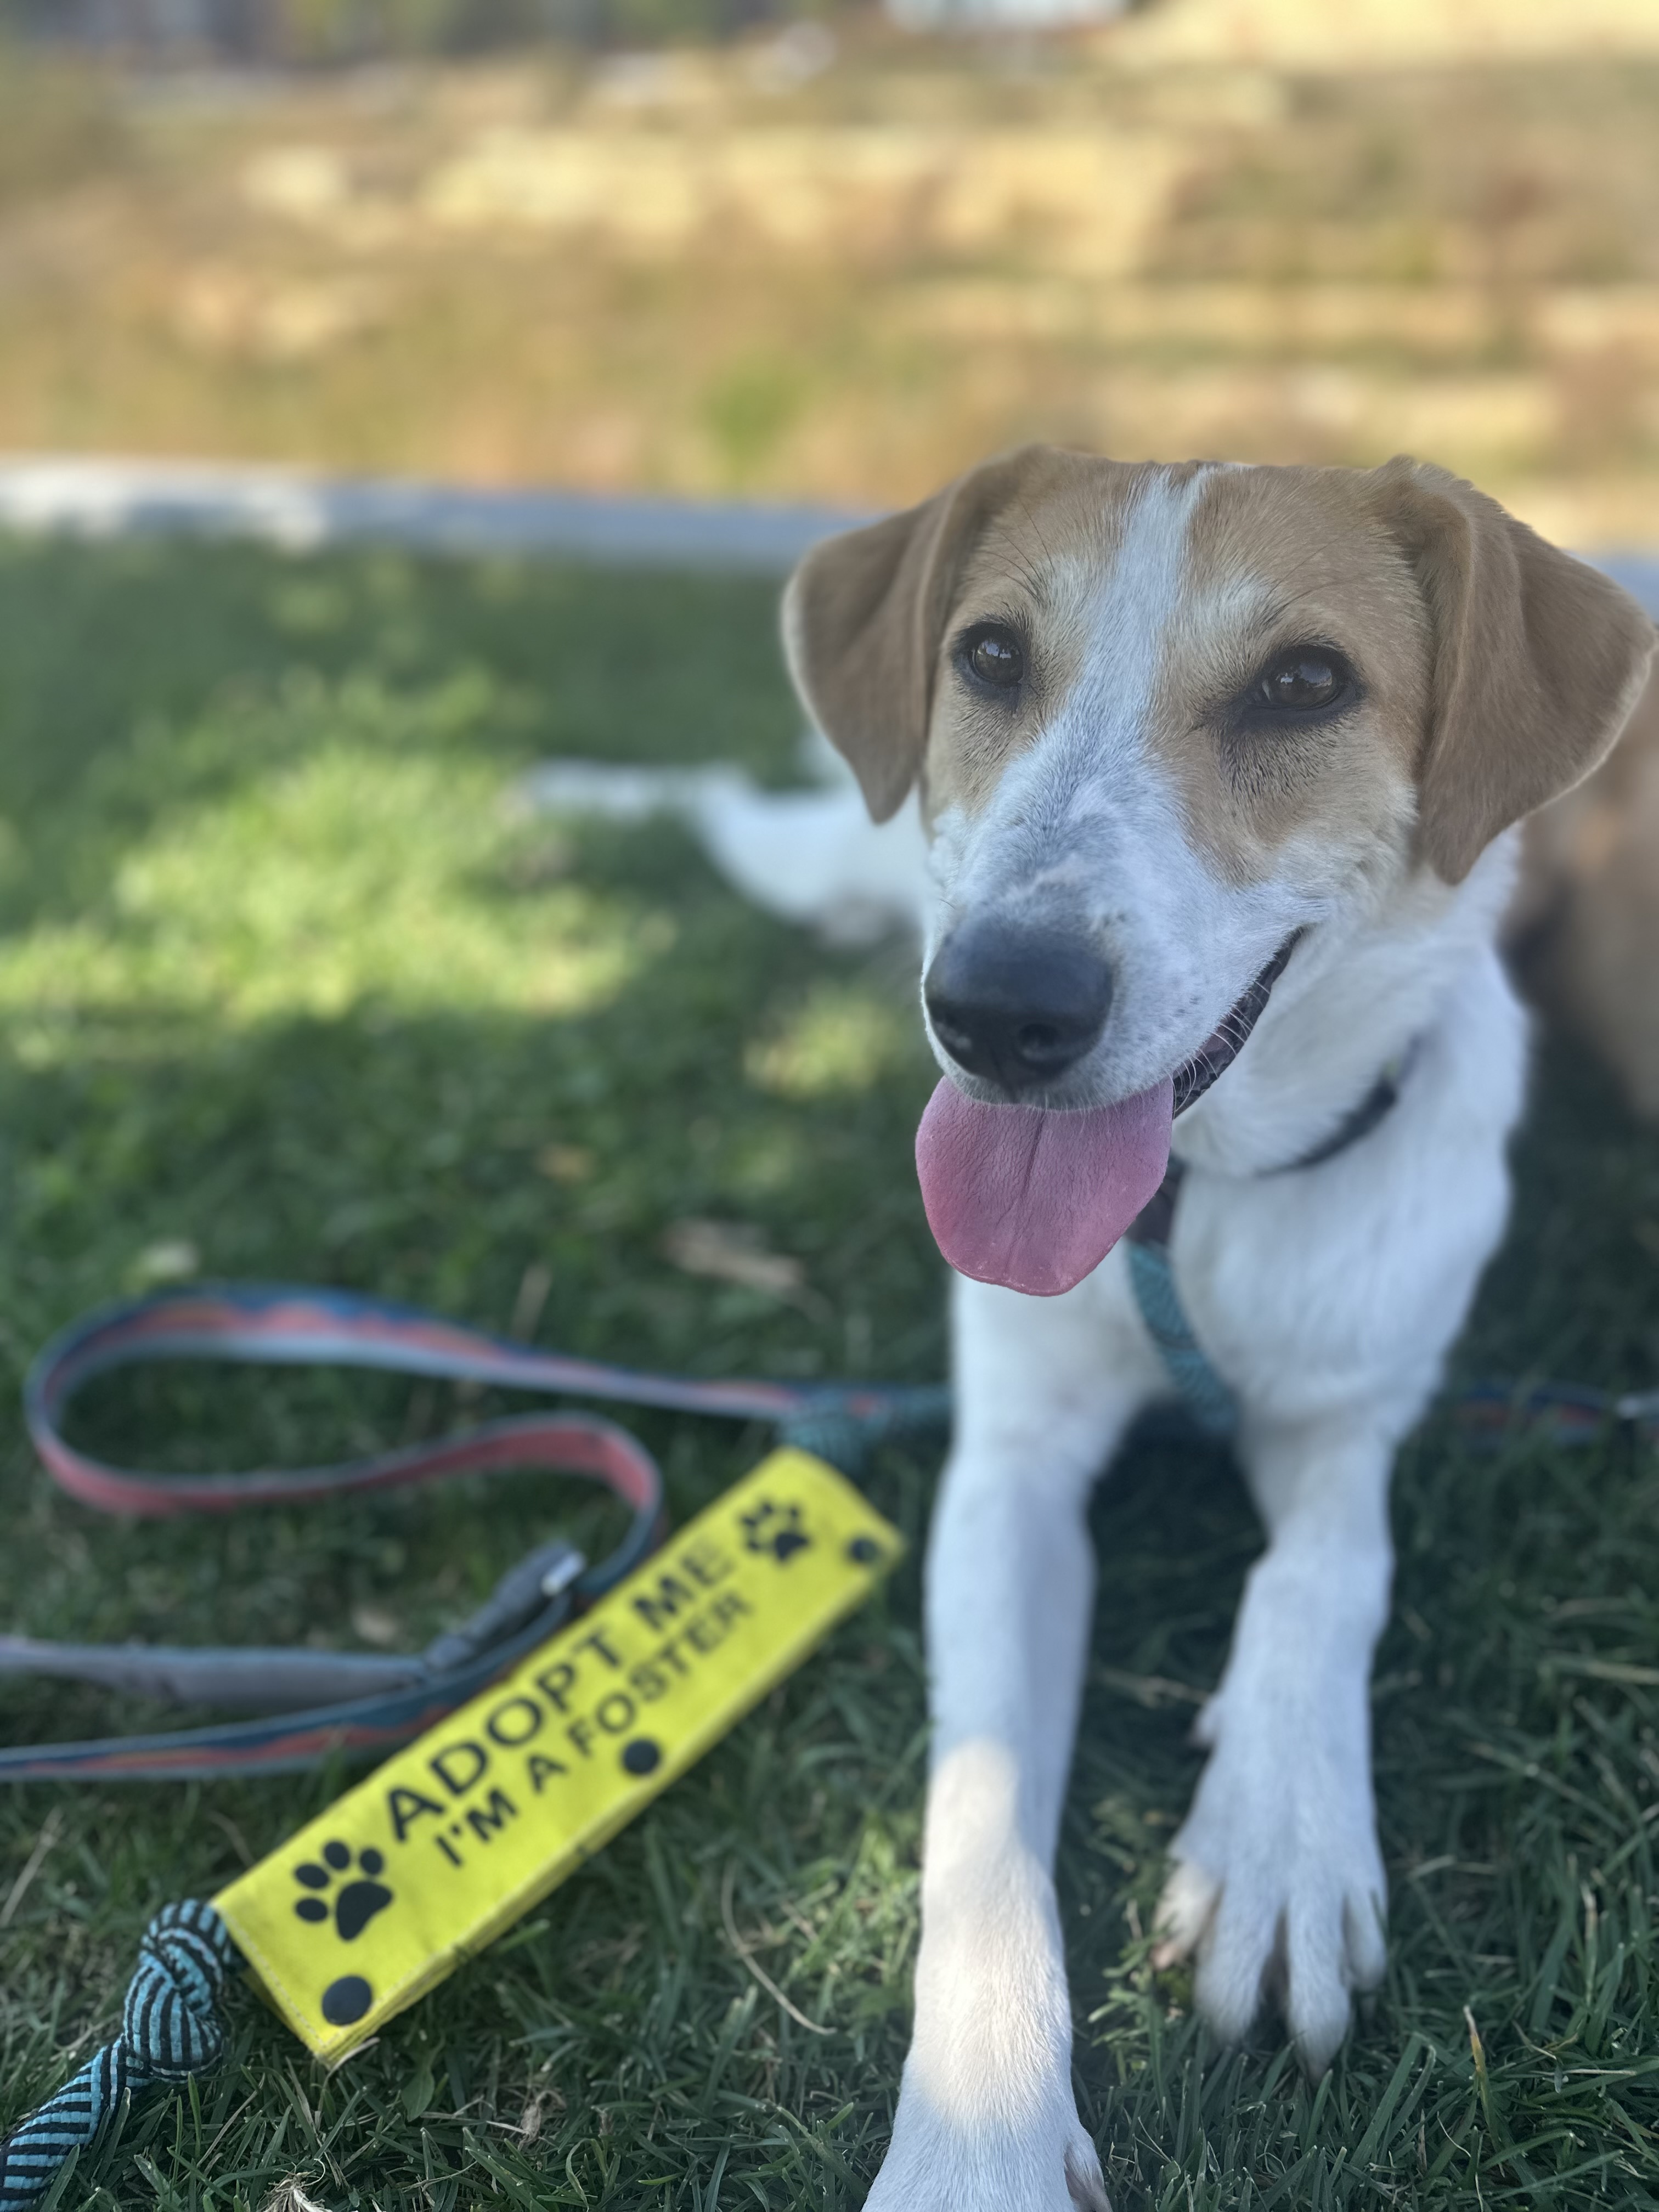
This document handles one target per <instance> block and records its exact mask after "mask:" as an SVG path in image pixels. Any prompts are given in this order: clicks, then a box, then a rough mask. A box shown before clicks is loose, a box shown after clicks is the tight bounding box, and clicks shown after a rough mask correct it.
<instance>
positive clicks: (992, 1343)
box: [869, 1284, 1136, 2212]
mask: <svg viewBox="0 0 1659 2212" xmlns="http://www.w3.org/2000/svg"><path fill="white" fill-rule="evenodd" d="M956 1340H957V1341H956V1376H957V1434H956V1444H955V1448H954V1449H953V1451H952V1454H951V1461H950V1464H949V1466H948V1467H947V1468H946V1470H945V1479H944V1485H943V1488H942V1491H941V1493H940V1496H939V1504H938V1506H937V1508H936V1510H935V1513H934V1519H933V1533H932V1535H931V1537H930V1540H929V1544H928V1555H927V1644H928V1660H929V1671H930V1677H931V1695H932V1706H933V1773H932V1780H931V1784H930V1788H929V1791H928V1798H927V1834H926V1840H925V1844H924V1850H923V1870H922V1906H921V1913H922V1924H921V1954H920V1957H919V1959H918V1960H917V1965H916V1983H915V1997H916V2014H915V2036H914V2039H913V2041H912V2043H911V2046H910V2055H909V2057H908V2060H907V2062H906V2064H905V2069H904V2079H903V2083H902V2089H901V2092H900V2096H899V2105H898V2112H897V2114H896V2118H895V2120H894V2124H893V2140H892V2144H891V2148H890V2150H889V2152H888V2154H887V2159H886V2162H885V2163H884V2166H883V2167H882V2170H881V2172H880V2175H879V2176H878V2179H877V2181H876V2184H875V2186H874V2188H873V2189H872V2191H871V2194H870V2197H869V2207H870V2212H936V2209H937V2212H1071V2208H1072V2207H1073V2205H1085V2206H1103V2205H1104V2203H1105V2202H1106V2199H1105V2193H1104V2191H1103V2187H1102V2184H1101V2177H1100V2164H1099V2160H1098V2158H1097V2154H1096V2152H1095V2148H1094V2145H1093V2143H1092V2142H1091V2140H1090V2138H1089V2136H1088V2135H1087V2133H1086V2132H1085V2130H1084V2127H1083V2125H1082V2123H1081V2122H1080V2121H1079V2118H1078V2114H1077V2106H1076V2102H1075V2100H1074V2098H1073V2092H1072V2014H1071V2003H1070V1999H1069V1996H1068V1994H1067V1991H1066V1966H1065V1959H1064V1955H1063V1953H1062V1950H1061V1945H1060V1925H1059V1921H1058V1917H1057V1916H1056V1912H1055V1908H1054V1845H1055V1840H1056V1836H1057V1833H1058V1829H1059V1825H1060V1806H1061V1802H1062V1799H1063V1796H1064V1794H1065V1788H1066V1770H1067V1768H1068V1766H1069V1765H1070V1762H1071V1753H1072V1739H1073V1731H1074V1729H1075V1726H1076V1720H1077V1707H1078V1698H1079V1688H1080V1686H1081V1680H1082V1674H1083V1667H1084V1660H1085V1651H1086V1648H1087V1640H1088V1630H1089V1614H1090V1608H1091V1601H1092V1597H1093V1591H1094V1560H1093V1556H1092V1553H1091V1547H1090V1542H1089V1534H1088V1528H1087V1525H1086V1520H1085V1512H1086V1507H1087V1502H1088V1497H1089V1492H1090V1489H1091V1485H1092V1483H1093V1480H1094V1478H1095V1476H1096V1474H1097V1473H1098V1471H1099V1469H1100V1468H1101V1467H1102V1465H1103V1462H1104V1461H1105V1459H1106V1457H1107V1455H1109V1452H1110V1450H1111V1448H1112V1446H1113V1444H1114V1443H1115V1442H1116V1439H1117V1437H1118V1435H1119V1434H1120V1432H1121V1429H1122V1427H1123V1425H1124V1423H1125V1421H1126V1420H1127V1417H1128V1415H1129V1413H1130V1412H1132V1410H1133V1404H1134V1400H1135V1395H1136V1394H1134V1393H1133V1392H1131V1391H1130V1390H1128V1389H1126V1387H1125V1384H1124V1383H1123V1382H1122V1381H1121V1380H1120V1379H1116V1378H1115V1377H1114V1376H1111V1375H1109V1374H1108V1373H1104V1372H1103V1364H1104V1363H1103V1358H1102V1352H1103V1346H1102V1343H1101V1339H1100V1334H1099V1324H1098V1321H1097V1318H1096V1317H1095V1316H1093V1315H1092V1314H1091V1310H1090V1309H1089V1306H1088V1304H1086V1302H1085V1303H1079V1296H1078V1294H1077V1293H1073V1294H1072V1295H1071V1296H1069V1297H1065V1298H1056V1299H1054V1300H1052V1301H1047V1300H1045V1301H1043V1302H1042V1304H1038V1303H1037V1302H1036V1301H1035V1300H1030V1299H1021V1298H1019V1297H1015V1296H1013V1295H1012V1293H1010V1292H1007V1291H995V1290H987V1289H985V1288H983V1287H981V1285H976V1284H964V1285H961V1286H960V1288H959V1290H958V1293H957V1316H956Z"/></svg>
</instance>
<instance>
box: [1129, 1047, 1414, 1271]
mask: <svg viewBox="0 0 1659 2212" xmlns="http://www.w3.org/2000/svg"><path fill="white" fill-rule="evenodd" d="M1420 1042H1421V1039H1420V1038H1418V1037H1413V1039H1412V1041H1411V1042H1410V1043H1409V1044H1408V1045H1407V1047H1406V1049H1405V1050H1404V1051H1403V1052H1401V1053H1396V1054H1395V1057H1394V1058H1393V1059H1392V1060H1389V1063H1388V1065H1387V1066H1385V1067H1384V1068H1383V1073H1381V1074H1380V1075H1379V1076H1378V1077H1377V1079H1376V1082H1375V1083H1373V1084H1372V1085H1371V1087H1370V1090H1369V1091H1367V1092H1366V1093H1365V1095H1364V1097H1363V1098H1362V1099H1361V1100H1360V1101H1359V1103H1358V1105H1357V1106H1351V1107H1350V1108H1349V1109H1348V1111H1347V1112H1346V1114H1345V1115H1343V1117H1342V1119H1341V1120H1340V1121H1339V1122H1338V1123H1337V1125H1336V1127H1335V1128H1334V1130H1333V1131H1332V1132H1331V1133H1330V1135H1329V1136H1328V1137H1327V1138H1325V1139H1323V1140H1322V1142H1321V1143H1319V1144H1317V1145H1316V1146H1314V1147H1313V1149H1312V1150H1311V1151H1310V1152H1303V1153H1301V1154H1300V1155H1299V1156H1298V1157H1297V1158H1296V1159H1293V1160H1287V1161H1286V1162H1285V1165H1284V1166H1283V1167H1278V1168H1264V1169H1262V1170H1261V1173H1262V1174H1263V1175H1264V1176H1282V1175H1300V1174H1301V1173H1302V1171H1303V1170H1304V1168H1317V1167H1322V1166H1323V1165H1324V1164H1325V1163H1326V1161H1327V1160H1334V1158H1336V1157H1337V1155H1338V1153H1339V1152H1346V1151H1347V1150H1348V1149H1349V1148H1350V1146H1353V1145H1357V1144H1358V1143H1359V1142H1360V1141H1361V1139H1363V1138H1365V1137H1369V1136H1370V1133H1371V1132H1372V1130H1373V1129H1375V1128H1376V1127H1377V1126H1378V1125H1379V1124H1380V1123H1381V1122H1383V1121H1387V1119H1388V1117H1389V1115H1390V1114H1391V1113H1393V1111H1394V1109H1395V1107H1396V1106H1397V1105H1398V1104H1399V1103H1400V1093H1401V1090H1402V1088H1403V1087H1404V1085H1405V1081H1406V1079H1407V1076H1408V1075H1409V1074H1410V1073H1411V1072H1412V1068H1413V1066H1414V1065H1415V1063H1416V1060H1417V1054H1418V1047H1419V1044H1420ZM1186 1172H1187V1169H1186V1165H1185V1163H1184V1162H1182V1161H1181V1160H1173V1159H1172V1160H1171V1161H1170V1165H1169V1169H1168V1170H1167V1172H1166V1173H1165V1175H1164V1180H1163V1182H1161V1183H1159V1185H1158V1188H1157V1189H1156V1190H1155V1191H1154V1192H1153V1193H1152V1196H1151V1197H1150V1198H1149V1199H1148V1200H1147V1201H1146V1205H1145V1206H1142V1207H1141V1209H1140V1211H1139V1213H1138V1214H1136V1216H1135V1218H1134V1219H1133V1221H1132V1222H1131V1223H1130V1224H1129V1226H1128V1229H1127V1231H1126V1234H1127V1237H1128V1239H1129V1242H1130V1243H1132V1244H1167V1243H1169V1241H1170V1230H1171V1229H1172V1228H1173V1227H1174V1225H1175V1209H1176V1197H1177V1195H1178V1194H1179V1192H1180V1189H1181V1182H1182V1176H1184V1175H1185V1174H1186Z"/></svg>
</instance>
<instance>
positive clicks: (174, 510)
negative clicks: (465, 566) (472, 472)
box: [0, 455, 866, 575]
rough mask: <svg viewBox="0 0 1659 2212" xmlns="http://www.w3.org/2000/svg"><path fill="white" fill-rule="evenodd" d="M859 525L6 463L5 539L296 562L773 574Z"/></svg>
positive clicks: (659, 502) (735, 510)
mask: <svg viewBox="0 0 1659 2212" xmlns="http://www.w3.org/2000/svg"><path fill="white" fill-rule="evenodd" d="M862 520H866V517H864V516H862V515H860V514H856V513H844V512H842V511H840V510H838V509H836V508H834V507H781V506H780V507H771V506H764V505H755V506H750V505H747V504H744V503H741V502H738V501H708V502H704V501H696V500H677V499H640V498H633V497H620V498H611V497H608V496H605V495H599V494H593V493H586V492H542V491H467V490H462V489H454V488H452V487H449V486H447V485H443V484H427V483H408V482H401V481H398V480H396V479H381V480H375V479H370V478H356V479H354V478H351V477H316V476H307V475H305V474H303V473H302V472H301V471H297V470H294V471H290V470H287V469H272V468H240V467H235V466H228V465H226V466H222V465H219V464H217V463H214V462H207V461H203V462H197V461H143V460H120V459H110V460H103V459H77V458H71V457H67V456H65V457H62V458H60V457H58V456H54V455H42V456H39V457H33V456H28V457H21V456H20V457H18V458H16V459H9V460H0V528H9V529H13V530H27V531H64V532H70V533H75V534H78V535H81V536H84V537H90V538H113V537H121V536H133V535H143V534H149V533H156V532H167V533H176V534H192V535H198V536H204V537H228V538H255V539H258V540H261V541H262V542H264V544H272V545H280V546H283V547H284V548H287V549H288V550H291V551H296V552H308V551H311V550H314V549H315V548H316V547H318V546H321V545H337V544H352V543H360V544H361V543H364V542H369V543H378V544H396V545H405V546H410V547H413V548H416V549H417V550H421V551H422V552H431V553H544V554H566V555H568V556H570V557H571V558H573V559H575V560H582V561H596V562H604V563H605V565H607V566H610V567H653V568H682V567H692V568H725V569H732V570H738V571H744V570H746V571H750V572H752V573H756V574H763V575H776V574H783V573H784V572H785V571H787V569H789V568H793V565H794V563H795V562H797V561H798V560H799V558H800V556H801V555H802V553H804V552H805V550H806V548H807V547H808V546H809V545H811V544H814V543H815V542H816V541H817V539H818V538H827V537H829V535H830V534H831V533H832V532H835V531H837V530H845V529H848V527H850V526H852V525H854V524H855V523H858V522H860V521H862Z"/></svg>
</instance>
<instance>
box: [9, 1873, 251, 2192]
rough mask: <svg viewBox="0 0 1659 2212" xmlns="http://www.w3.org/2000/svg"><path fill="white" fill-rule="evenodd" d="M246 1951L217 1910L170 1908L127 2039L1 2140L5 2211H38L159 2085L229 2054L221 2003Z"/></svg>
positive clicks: (148, 1957)
mask: <svg viewBox="0 0 1659 2212" xmlns="http://www.w3.org/2000/svg"><path fill="white" fill-rule="evenodd" d="M235 1965H236V1953H235V1950H234V1947H233V1946H232V1943H231V1940H230V1937H229V1936H228V1933H227V1932H226V1929H225V1925H224V1923H223V1922H222V1920H221V1919H220V1917H219V1916H218V1914H217V1913H216V1911H214V1909H213V1907H212V1906H211V1905H199V1904H197V1903H196V1902H194V1901H193V1900H191V1901H190V1902H187V1903H185V1904H183V1905H163V1906H162V1908H161V1911H159V1912H158V1913H157V1914H156V1916H155V1919H154V1920H152V1921H151V1922H150V1923H149V1927H148V1928H147V1929H145V1930H144V1933H143V1940H142V1941H141V1942H140V1943H139V1946H138V1968H137V1972H136V1973H135V1974H134V1975H133V1978H132V1982H131V1987H130V1988H129V1989H128V1990H127V1998H126V2002H125V2005H124V2006H123V2007H122V2008H121V2033H119V2035H118V2036H117V2037H116V2039H115V2040H114V2042H113V2043H106V2045H104V2047H103V2049H102V2050H101V2051H99V2052H98V2053H97V2054H96V2056H95V2057H92V2058H89V2059H88V2061H87V2063H86V2064H85V2065H84V2066H83V2067H82V2069H81V2070H80V2072H79V2073H78V2074H76V2075H75V2076H74V2077H73V2078H72V2079H71V2080H70V2081H66V2082H65V2083H64V2086H63V2087H62V2088H61V2089H60V2090H59V2091H58V2093H57V2095H56V2096H55V2097H52V2098H51V2099H49V2100H47V2102H46V2104H44V2105H43V2106H41V2107H40V2111H39V2112H36V2113H35V2115H34V2116H33V2118H32V2119H27V2120H25V2121H24V2122H23V2124H22V2125H21V2127H20V2128H19V2129H18V2130H16V2132H15V2134H13V2135H11V2136H8V2137H7V2138H6V2140H5V2141H4V2142H0V2212H29V2207H30V2206H31V2205H33V2204H34V2203H36V2202H37V2201H38V2200H39V2198H40V2197H41V2196H42V2195H43V2194H44V2193H45V2191H46V2189H47V2188H48V2187H49V2186H50V2185H51V2183H52V2180H53V2179H54V2178H55V2177H56V2175H57V2174H58V2171H59V2169H60V2168H61V2167H62V2166H63V2165H64V2161H65V2160H67V2159H69V2158H70V2157H72V2156H76V2155H78V2154H79V2153H80V2152H82V2151H83V2150H88V2149H90V2148H91V2147H92V2145H93V2144H94V2142H96V2141H97V2140H98V2137H99V2136H100V2134H101V2133H102V2132H103V2129H104V2126H105V2124H106V2121H108V2120H109V2119H110V2118H112V2116H113V2115H115V2114H116V2113H117V2112H119V2111H120V2110H121V2108H122V2106H124V2105H125V2103H126V2102H127V2101H128V2100H130V2099H131V2098H132V2097H133V2096H135V2095H136V2094H137V2092H138V2091H139V2090H141V2089H147V2088H148V2087H149V2086H150V2084H151V2083H152V2082H154V2081H174V2082H182V2081H188V2080H189V2079H190V2077H191V2075H192V2074H200V2073H204V2072H205V2071H206V2070H207V2069H208V2068H210V2067H211V2066H215V2065H216V2064H217V2063H218V2062H219V2060H220V2059H221V2058H222V2057H223V2056H224V2049H225V2029H224V2022H223V2021H222V2018H221V2017H220V2012H219V2002H220V1999H221V1997H222V1995H223V1992H224V1986H225V1982H226V1979H227V1978H228V1976H229V1974H230V1973H231V1972H233V1971H234V1967H235Z"/></svg>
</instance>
